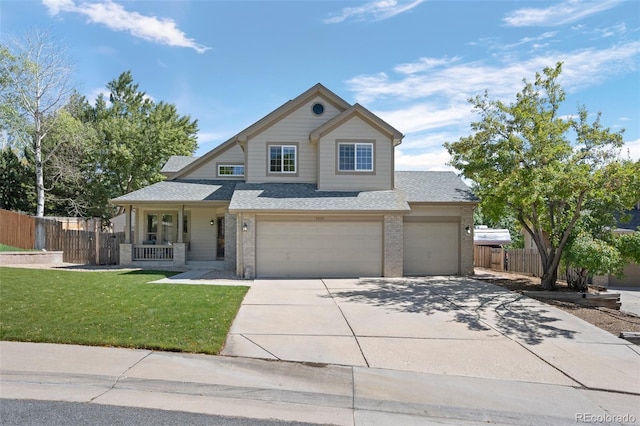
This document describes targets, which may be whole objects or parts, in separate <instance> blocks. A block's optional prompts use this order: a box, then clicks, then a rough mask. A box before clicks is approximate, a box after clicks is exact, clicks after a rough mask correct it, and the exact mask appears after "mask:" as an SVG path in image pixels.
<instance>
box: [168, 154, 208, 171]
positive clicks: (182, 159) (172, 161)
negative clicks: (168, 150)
mask: <svg viewBox="0 0 640 426" xmlns="http://www.w3.org/2000/svg"><path fill="white" fill-rule="evenodd" d="M198 158H199V157H189V156H184V155H172V156H171V157H169V159H168V160H167V162H166V163H164V166H162V170H160V173H175V172H177V171H178V170H182V169H183V168H185V167H186V166H188V165H189V164H191V163H193V162H194V161H196V160H197V159H198Z"/></svg>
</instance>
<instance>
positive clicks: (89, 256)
mask: <svg viewBox="0 0 640 426" xmlns="http://www.w3.org/2000/svg"><path fill="white" fill-rule="evenodd" d="M36 220H42V221H43V224H44V229H45V235H46V237H45V249H47V250H49V251H62V252H64V254H63V261H64V262H68V263H78V264H90V265H114V264H117V263H118V262H119V257H120V243H123V242H124V232H92V231H79V230H72V229H64V228H63V224H62V223H61V222H58V221H57V220H50V219H46V218H45V219H40V218H37V219H36Z"/></svg>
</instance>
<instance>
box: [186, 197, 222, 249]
mask: <svg viewBox="0 0 640 426" xmlns="http://www.w3.org/2000/svg"><path fill="white" fill-rule="evenodd" d="M185 210H186V209H185ZM188 211H189V212H190V214H191V229H190V238H191V241H190V243H189V251H188V252H187V260H216V229H217V227H216V226H211V224H210V221H211V219H215V218H216V211H215V210H214V209H207V208H190V209H189V210H188Z"/></svg>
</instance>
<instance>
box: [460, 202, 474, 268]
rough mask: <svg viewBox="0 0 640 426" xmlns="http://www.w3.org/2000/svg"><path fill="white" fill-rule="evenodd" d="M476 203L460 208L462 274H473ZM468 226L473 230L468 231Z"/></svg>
mask: <svg viewBox="0 0 640 426" xmlns="http://www.w3.org/2000/svg"><path fill="white" fill-rule="evenodd" d="M474 209H475V205H466V206H462V207H461V208H460V235H462V238H460V274H461V275H473V274H474V271H473V210H474ZM467 227H469V230H470V231H471V232H469V233H467Z"/></svg>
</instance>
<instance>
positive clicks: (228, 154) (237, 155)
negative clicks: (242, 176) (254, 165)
mask: <svg viewBox="0 0 640 426" xmlns="http://www.w3.org/2000/svg"><path fill="white" fill-rule="evenodd" d="M218 164H233V165H236V164H244V151H242V148H240V145H237V144H236V145H232V146H231V147H230V148H229V149H227V150H225V151H223V152H222V153H221V154H220V155H217V156H215V157H213V158H211V159H210V160H209V161H208V162H207V163H205V164H203V165H202V166H200V167H198V168H197V169H195V170H192V171H191V172H190V173H189V174H187V175H185V176H183V177H182V178H183V179H218V167H217V165H218ZM227 178H228V177H227Z"/></svg>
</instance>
